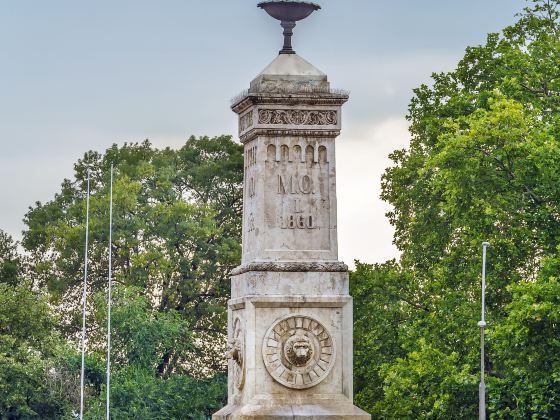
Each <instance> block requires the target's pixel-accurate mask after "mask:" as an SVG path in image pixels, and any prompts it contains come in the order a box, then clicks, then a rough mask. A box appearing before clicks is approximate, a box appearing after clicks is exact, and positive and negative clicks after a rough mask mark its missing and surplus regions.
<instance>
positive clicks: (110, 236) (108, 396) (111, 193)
mask: <svg viewBox="0 0 560 420" xmlns="http://www.w3.org/2000/svg"><path fill="white" fill-rule="evenodd" d="M112 250H113V165H111V186H110V189H109V295H108V298H107V420H110V419H111V415H110V409H109V406H110V404H109V402H110V396H111V393H110V390H111V375H110V372H111V283H112V273H113V265H112V262H113V260H112V254H113V252H112Z"/></svg>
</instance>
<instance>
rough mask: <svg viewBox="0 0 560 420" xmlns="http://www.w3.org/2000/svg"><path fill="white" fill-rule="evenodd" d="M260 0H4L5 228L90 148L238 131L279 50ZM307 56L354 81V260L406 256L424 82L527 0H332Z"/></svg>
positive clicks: (349, 221) (1, 158) (300, 35)
mask: <svg viewBox="0 0 560 420" xmlns="http://www.w3.org/2000/svg"><path fill="white" fill-rule="evenodd" d="M256 3H257V1H254V0H214V1H202V0H160V1H154V0H118V1H116V0H95V1H87V2H86V1H75V0H49V1H44V0H35V1H31V0H17V1H15V0H0V57H1V65H0V229H3V230H5V231H7V232H8V233H10V234H12V235H14V237H16V238H17V239H19V238H20V237H21V231H22V230H23V229H24V227H25V226H24V224H23V222H22V218H23V216H24V214H25V213H26V211H27V208H28V207H29V206H30V205H32V204H33V203H34V202H35V201H42V202H45V201H48V200H50V199H52V198H53V196H54V194H55V193H56V192H57V191H58V190H59V188H60V184H61V182H62V180H63V179H64V178H65V177H66V178H67V177H71V176H72V173H73V164H74V162H75V161H76V160H77V159H78V158H80V157H81V156H82V155H83V153H84V152H85V151H87V150H97V151H100V152H102V151H104V150H105V149H106V148H108V147H109V146H110V145H111V144H113V143H115V142H116V143H123V142H125V141H128V142H135V141H142V140H143V139H146V138H148V139H150V140H151V141H152V143H153V144H154V145H156V146H159V147H165V146H171V147H177V148H178V147H180V146H181V145H182V143H183V142H184V140H185V139H186V138H187V137H188V136H190V135H191V134H194V135H210V136H214V135H219V134H234V135H235V134H236V127H237V121H236V116H235V114H233V112H231V110H230V109H229V105H230V99H231V98H232V97H234V96H235V95H236V94H237V93H239V92H240V91H242V90H243V89H246V88H247V87H248V84H249V82H250V80H251V79H252V78H253V77H254V76H256V75H257V74H258V73H259V72H260V71H261V70H262V69H263V68H264V67H265V66H266V65H267V64H268V63H269V62H270V61H272V60H273V59H274V57H275V56H276V54H277V51H278V50H279V49H280V47H281V44H282V37H281V28H280V26H279V24H278V22H277V21H275V20H273V19H272V18H270V17H268V15H266V14H265V12H263V11H262V10H260V9H258V8H257V7H256ZM318 3H319V4H321V6H323V9H322V10H321V11H319V12H317V13H315V14H314V15H312V16H311V17H310V18H308V19H307V20H306V21H305V22H303V23H301V24H299V25H298V26H297V27H296V29H295V37H294V47H295V49H296V51H297V52H298V54H300V55H301V56H302V57H304V58H305V59H307V60H308V61H310V62H311V63H313V64H314V65H315V66H317V67H318V68H319V69H321V70H322V71H324V72H325V73H327V74H328V76H329V79H330V81H331V84H332V86H333V87H337V88H343V89H348V90H350V91H351V97H350V101H349V102H348V103H347V104H346V105H345V107H344V112H343V134H342V136H341V137H340V138H339V139H338V140H337V141H338V143H337V147H338V150H337V153H338V156H337V163H338V209H339V245H340V256H341V259H342V260H344V261H346V262H347V263H351V262H352V261H353V260H354V259H360V260H361V261H363V262H371V263H373V262H383V261H385V260H387V259H389V258H393V257H396V256H398V253H397V251H396V249H395V248H394V247H393V246H392V234H393V231H392V228H391V226H390V225H389V223H388V222H387V220H386V218H385V216H384V214H385V212H386V211H388V209H389V208H388V206H387V205H386V204H385V203H383V202H382V201H381V200H380V199H379V193H380V177H381V174H382V173H383V171H384V169H385V167H387V166H388V165H389V160H388V158H387V155H388V154H389V153H390V152H391V151H392V150H394V149H397V148H402V147H406V146H407V144H408V141H409V138H408V132H407V123H406V121H405V119H404V116H405V114H406V110H407V105H408V102H409V100H410V98H411V96H412V89H413V88H414V87H416V86H418V85H419V84H421V83H427V82H429V76H430V74H431V73H432V72H435V71H445V70H451V69H453V68H454V66H455V65H456V63H457V61H458V60H459V59H460V58H461V57H462V55H463V53H464V50H465V48H466V47H467V46H469V45H478V44H480V43H483V42H484V40H485V37H486V34H487V33H488V32H496V31H499V30H500V29H502V28H503V27H505V26H506V25H508V24H510V23H512V22H514V21H515V17H514V15H515V13H517V12H519V11H521V9H522V8H523V7H524V6H525V5H526V2H525V1H524V0H319V1H318Z"/></svg>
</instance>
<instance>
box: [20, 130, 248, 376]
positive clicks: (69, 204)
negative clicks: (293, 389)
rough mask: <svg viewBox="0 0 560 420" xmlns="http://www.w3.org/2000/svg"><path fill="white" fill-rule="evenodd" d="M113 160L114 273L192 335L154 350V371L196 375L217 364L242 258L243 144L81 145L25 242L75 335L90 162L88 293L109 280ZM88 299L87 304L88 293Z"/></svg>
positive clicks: (32, 216) (66, 328)
mask: <svg viewBox="0 0 560 420" xmlns="http://www.w3.org/2000/svg"><path fill="white" fill-rule="evenodd" d="M111 164H113V165H114V166H115V181H114V222H113V226H114V229H113V238H114V241H113V267H114V278H115V281H116V282H117V283H118V284H121V285H125V286H135V287H138V288H140V289H141V290H142V293H143V295H144V296H145V297H146V299H147V301H148V302H150V304H151V305H152V308H153V309H154V310H155V311H158V312H162V313H163V312H169V311H176V313H178V314H179V315H180V316H181V318H182V319H183V320H185V321H186V322H187V323H188V325H189V328H188V330H189V331H190V332H191V333H192V338H193V340H192V342H194V343H197V344H196V345H194V346H191V347H189V348H186V347H183V348H182V349H181V351H179V350H177V349H175V348H167V350H166V351H165V352H164V353H162V354H161V355H160V356H161V360H160V363H159V365H158V373H159V375H161V376H166V375H169V374H171V373H173V372H175V371H176V370H178V369H181V370H182V369H184V368H185V366H188V368H189V371H190V372H191V373H193V374H194V375H199V376H200V375H203V376H206V375H211V374H213V373H214V372H219V371H224V369H225V364H224V358H223V346H224V345H225V322H226V301H227V299H228V295H229V282H228V273H229V271H230V270H231V269H232V268H233V267H234V266H235V265H237V264H238V262H239V258H240V237H241V223H240V220H241V209H242V192H241V183H242V178H243V156H242V146H241V145H239V144H236V143H234V142H233V141H232V139H231V137H227V136H222V137H216V138H207V137H202V138H194V137H191V138H190V139H188V140H187V142H186V143H185V145H184V146H183V147H182V148H181V149H179V150H172V149H169V148H167V149H164V150H157V149H154V148H153V147H152V146H151V145H150V143H149V142H147V141H146V142H144V143H142V144H125V145H124V146H122V147H118V146H116V145H115V146H113V147H112V148H110V149H108V150H107V151H106V153H105V154H99V153H96V152H88V153H86V154H85V156H84V158H83V159H81V160H79V161H78V162H77V163H76V165H75V176H74V179H72V180H65V181H64V182H63V184H62V188H61V191H60V192H59V193H58V194H56V196H55V197H54V199H53V200H51V201H49V202H47V203H45V204H42V203H36V205H35V206H34V207H33V208H32V209H30V211H29V212H28V213H27V215H26V216H25V222H26V224H27V226H28V229H27V230H26V231H25V232H24V237H23V246H24V247H25V249H26V250H27V251H28V253H29V254H30V265H31V270H32V276H33V278H34V279H36V281H37V283H38V284H39V285H40V286H41V287H44V288H46V289H47V290H48V292H49V294H50V296H51V298H52V303H53V304H54V305H56V308H57V313H59V314H60V316H61V319H62V326H63V327H62V328H61V330H62V331H63V333H64V335H65V336H66V337H76V333H77V332H78V331H79V328H80V325H81V310H80V305H81V301H80V297H81V293H82V292H81V287H82V286H81V285H82V281H83V278H82V273H83V263H84V260H83V255H84V252H83V251H84V232H85V196H86V185H87V184H86V179H87V171H88V169H89V170H90V173H91V192H92V196H91V204H90V208H91V215H90V249H89V255H90V261H89V272H90V276H89V286H90V290H89V291H88V293H89V294H90V295H91V294H94V293H96V292H98V291H100V290H105V289H106V285H107V267H108V261H107V258H108V250H107V247H108V244H107V242H108V209H109V200H108V184H109V178H108V176H109V168H110V165H111ZM89 305H90V313H94V312H95V308H94V306H93V301H92V300H91V299H90V301H89ZM88 321H89V322H88V324H89V325H90V326H91V328H92V331H94V330H98V329H99V323H102V322H101V319H98V318H96V317H92V318H91V319H89V320H88ZM102 343H103V341H102V340H94V341H93V342H92V343H91V345H92V347H93V348H95V347H96V346H97V347H100V346H102V345H103V344H102Z"/></svg>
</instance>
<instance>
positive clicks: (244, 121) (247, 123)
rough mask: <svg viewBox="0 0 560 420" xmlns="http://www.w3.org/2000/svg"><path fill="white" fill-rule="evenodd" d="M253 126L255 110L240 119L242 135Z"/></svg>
mask: <svg viewBox="0 0 560 420" xmlns="http://www.w3.org/2000/svg"><path fill="white" fill-rule="evenodd" d="M252 126H253V110H251V111H249V112H247V113H246V114H243V115H242V116H241V117H239V132H240V133H241V132H242V131H245V130H247V129H248V128H249V127H252Z"/></svg>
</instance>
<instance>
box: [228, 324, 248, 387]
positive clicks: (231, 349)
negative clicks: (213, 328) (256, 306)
mask: <svg viewBox="0 0 560 420" xmlns="http://www.w3.org/2000/svg"><path fill="white" fill-rule="evenodd" d="M232 331H233V332H232V337H231V339H230V340H229V342H228V352H227V356H228V359H230V360H231V361H232V365H233V382H234V384H235V386H236V388H237V389H239V390H242V389H243V385H245V328H244V327H243V325H242V323H241V319H240V318H235V321H233V330H232Z"/></svg>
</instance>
